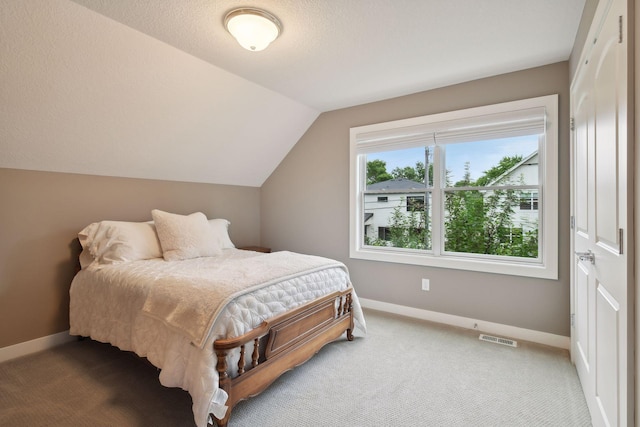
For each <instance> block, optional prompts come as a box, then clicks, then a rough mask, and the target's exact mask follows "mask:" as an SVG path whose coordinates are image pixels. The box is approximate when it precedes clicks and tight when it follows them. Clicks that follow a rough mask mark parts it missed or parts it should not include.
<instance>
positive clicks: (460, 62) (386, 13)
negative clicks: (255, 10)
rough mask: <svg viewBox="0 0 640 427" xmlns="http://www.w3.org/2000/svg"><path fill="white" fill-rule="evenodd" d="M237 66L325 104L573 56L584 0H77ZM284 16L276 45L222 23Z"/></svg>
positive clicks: (320, 106) (316, 105)
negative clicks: (251, 42) (241, 16)
mask: <svg viewBox="0 0 640 427" xmlns="http://www.w3.org/2000/svg"><path fill="white" fill-rule="evenodd" d="M74 1H75V2H76V3H78V4H81V5H84V6H86V7H88V8H90V9H92V10H94V11H96V12H98V13H101V14H103V15H105V16H108V17H110V18H112V19H114V20H116V21H118V22H121V23H123V24H125V25H127V26H130V27H132V28H134V29H137V30H139V31H141V32H143V33H145V34H147V35H150V36H152V37H154V38H157V39H159V40H161V41H163V42H165V43H167V44H169V45H172V46H174V47H176V48H178V49H180V50H183V51H185V52H187V53H190V54H192V55H194V56H196V57H198V58H200V59H203V60H205V61H207V62H209V63H211V64H213V65H216V66H218V67H220V68H223V69H225V70H227V71H230V72H232V73H233V74H236V75H238V76H240V77H244V78H246V79H247V80H250V81H252V82H255V83H257V84H259V85H261V86H264V87H265V88H268V89H271V90H274V91H275V92H278V93H280V94H282V95H284V96H286V97H288V98H291V99H293V100H295V101H297V102H300V103H302V104H305V105H307V106H309V107H311V108H313V109H315V110H318V111H328V110H333V109H337V108H343V107H348V106H352V105H357V104H363V103H367V102H373V101H377V100H381V99H386V98H391V97H395V96H400V95H405V94H409V93H415V92H419V91H423V90H428V89H432V88H436V87H442V86H447V85H450V84H455V83H460V82H463V81H469V80H474V79H478V78H482V77H487V76H491V75H496V74H503V73H507V72H511V71H517V70H521V69H526V68H531V67H536V66H540V65H545V64H550V63H554V62H559V61H564V60H567V59H568V58H569V55H570V53H571V49H572V46H573V42H574V39H575V35H576V31H577V29H578V24H579V22H580V17H581V14H582V10H583V7H584V3H585V0H533V1H532V0H278V1H269V0H247V1H237V0H74ZM241 6H252V7H262V8H264V9H266V10H268V11H270V12H271V13H273V14H275V15H276V16H278V18H279V19H280V20H281V21H282V23H283V27H284V31H283V33H282V35H281V37H280V38H278V39H277V40H276V41H275V42H274V43H273V44H272V45H271V46H270V47H269V48H268V49H267V50H265V51H263V52H249V51H246V50H244V49H242V48H241V47H240V46H239V45H238V44H237V43H236V42H235V40H234V39H233V38H232V37H231V36H230V35H229V34H228V33H227V32H226V31H225V30H224V28H223V25H222V21H223V18H224V15H225V14H226V13H227V12H228V11H229V10H231V9H233V8H236V7H241Z"/></svg>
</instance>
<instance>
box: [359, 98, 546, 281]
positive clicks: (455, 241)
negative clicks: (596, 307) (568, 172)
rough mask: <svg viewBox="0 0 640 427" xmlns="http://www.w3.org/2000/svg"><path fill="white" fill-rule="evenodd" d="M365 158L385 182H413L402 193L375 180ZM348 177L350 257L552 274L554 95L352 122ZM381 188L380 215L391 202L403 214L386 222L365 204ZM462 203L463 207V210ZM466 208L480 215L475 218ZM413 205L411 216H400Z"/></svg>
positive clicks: (409, 213)
mask: <svg viewBox="0 0 640 427" xmlns="http://www.w3.org/2000/svg"><path fill="white" fill-rule="evenodd" d="M505 158H506V160H507V161H505ZM372 161H375V162H376V163H378V165H377V166H378V171H377V174H378V175H380V174H384V173H385V172H386V173H387V174H388V176H386V177H385V176H384V175H382V176H383V177H385V178H388V179H387V180H386V181H389V179H396V180H399V179H409V178H413V179H414V180H416V181H415V182H417V183H418V184H415V185H413V186H409V188H406V186H405V187H403V188H401V189H400V190H401V191H400V190H398V188H392V187H393V186H392V185H385V184H384V180H383V181H377V182H375V179H372V177H373V176H372V175H371V174H368V173H367V172H368V171H369V169H370V168H369V166H368V164H369V162H372ZM501 161H502V162H501ZM380 163H386V166H388V167H387V168H386V170H382V168H380ZM420 163H421V164H420ZM425 165H426V167H425ZM498 166H500V167H498ZM465 168H467V169H465ZM411 169H413V171H412V170H411ZM365 171H367V172H365ZM425 171H426V173H425ZM394 172H395V173H394ZM489 172H490V173H489ZM425 175H426V180H425ZM351 177H352V182H351V194H352V196H353V197H352V200H351V212H352V216H351V227H350V230H351V231H350V234H351V247H350V249H351V250H350V253H351V256H352V257H354V258H361V259H371V260H380V261H390V262H402V263H410V264H419V265H434V266H441V267H451V268H461V269H467V270H476V271H489V272H496V273H505V274H518V275H525V276H533V277H547V278H553V277H557V96H555V95H552V96H548V97H541V98H534V99H530V100H523V101H515V102H512V103H505V104H497V105H493V106H487V107H479V108H474V109H469V110H462V111H456V112H451V113H443V114H437V115H434V116H424V117H418V118H414V119H406V120H400V121H397V122H389V123H381V124H377V125H369V126H363V127H359V128H353V129H352V130H351ZM425 181H426V184H425ZM371 184H377V188H376V187H374V186H372V185H371ZM387 184H391V182H388V183H387ZM405 184H406V183H405ZM395 190H398V191H395ZM394 191H395V193H394ZM384 192H386V194H387V197H388V203H387V211H386V214H385V215H386V218H387V219H388V218H389V217H390V215H391V213H392V212H393V209H394V208H395V209H396V210H402V213H403V214H404V215H405V218H404V219H403V220H401V219H400V218H396V220H395V223H394V222H391V223H389V222H387V223H386V224H385V223H383V221H382V217H383V215H382V213H383V212H382V211H380V210H377V209H374V208H375V206H373V205H371V204H370V203H367V200H368V198H370V197H371V196H372V195H373V194H376V193H377V194H376V198H377V197H378V195H379V194H381V193H384ZM474 197H475V198H476V205H475V206H473V204H472V203H471V200H472V199H473V198H474ZM478 198H480V199H482V203H479V200H480V199H478ZM376 200H377V199H376ZM418 200H424V202H423V205H421V204H420V203H419V202H417V201H418ZM464 200H469V206H467V208H468V212H465V215H461V212H460V203H461V201H464ZM456 201H457V202H458V204H457V205H456V204H455V203H454V202H456ZM525 201H528V204H526V203H525ZM489 202H491V203H489ZM398 206H400V208H398ZM412 207H414V208H417V209H412ZM527 207H529V208H528V209H527ZM378 208H379V207H378ZM422 208H424V210H421V209H422ZM454 209H458V210H457V211H455V210H454ZM473 209H476V210H478V209H481V211H482V212H483V213H484V215H483V216H479V215H475V216H474V215H473ZM418 211H419V213H420V216H419V218H418V220H414V222H410V221H409V219H408V218H407V216H408V215H411V214H416V213H417V212H418ZM353 212H360V214H359V215H362V214H363V213H367V214H368V215H371V216H370V219H369V221H368V222H367V224H372V223H375V222H376V221H377V223H376V224H377V225H376V226H375V227H376V228H374V229H375V230H376V231H377V230H378V229H379V227H385V228H386V229H387V232H386V234H385V236H386V237H387V238H388V240H384V241H381V240H378V241H376V239H371V238H368V237H367V236H369V234H370V232H369V233H367V232H366V231H365V227H364V226H363V224H362V223H361V222H360V223H359V221H357V217H355V216H354V215H353ZM376 215H377V218H376ZM465 219H466V222H464V221H465ZM461 223H462V224H465V226H464V227H460V226H459V225H456V224H461ZM392 225H404V230H405V234H406V236H405V239H404V240H402V239H400V238H397V239H395V241H394V240H393V239H391V238H390V237H389V236H390V234H391V229H392V228H393V227H391V226H392ZM369 228H371V227H369ZM396 228H400V227H396ZM363 233H364V234H363ZM412 233H413V235H412ZM376 234H377V233H376ZM415 236H420V238H418V239H416V238H415ZM376 237H377V236H376ZM474 238H475V240H474ZM416 240H419V241H421V242H422V243H421V244H416V243H415V242H416ZM391 242H393V243H391ZM462 243H466V244H462Z"/></svg>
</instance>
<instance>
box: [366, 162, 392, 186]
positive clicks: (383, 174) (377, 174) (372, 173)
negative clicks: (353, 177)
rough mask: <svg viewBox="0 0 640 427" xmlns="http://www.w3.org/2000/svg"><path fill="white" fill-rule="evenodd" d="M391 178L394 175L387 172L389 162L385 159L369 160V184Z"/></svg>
mask: <svg viewBox="0 0 640 427" xmlns="http://www.w3.org/2000/svg"><path fill="white" fill-rule="evenodd" d="M390 179H393V176H391V175H390V174H389V173H387V162H385V161H384V160H372V161H370V162H367V185H371V184H375V183H376V182H382V181H388V180H390Z"/></svg>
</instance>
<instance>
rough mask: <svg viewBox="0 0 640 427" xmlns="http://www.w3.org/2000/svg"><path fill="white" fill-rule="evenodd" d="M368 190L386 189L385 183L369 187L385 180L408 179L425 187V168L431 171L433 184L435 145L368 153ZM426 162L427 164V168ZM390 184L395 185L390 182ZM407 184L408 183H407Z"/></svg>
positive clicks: (429, 181) (430, 182)
mask: <svg viewBox="0 0 640 427" xmlns="http://www.w3.org/2000/svg"><path fill="white" fill-rule="evenodd" d="M366 159H367V180H366V183H367V190H370V189H377V190H380V189H384V188H385V186H384V185H379V186H376V187H374V188H369V186H370V185H372V184H375V183H379V182H384V181H391V180H394V181H400V180H408V181H412V183H414V187H416V184H415V183H420V184H422V185H417V187H425V184H424V183H425V179H424V178H425V170H428V171H429V179H428V186H429V187H431V186H433V147H416V148H405V149H400V150H393V151H382V152H379V153H370V154H367V155H366ZM425 164H426V165H427V167H426V169H425ZM388 184H389V185H394V184H393V182H389V183H388ZM405 186H406V185H405Z"/></svg>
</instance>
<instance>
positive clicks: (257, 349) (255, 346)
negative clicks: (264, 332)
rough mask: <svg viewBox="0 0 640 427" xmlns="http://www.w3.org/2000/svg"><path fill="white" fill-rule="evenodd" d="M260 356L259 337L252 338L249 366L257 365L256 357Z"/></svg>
mask: <svg viewBox="0 0 640 427" xmlns="http://www.w3.org/2000/svg"><path fill="white" fill-rule="evenodd" d="M259 358H260V338H256V339H254V340H253V354H252V355H251V367H252V368H255V367H256V366H258V359H259Z"/></svg>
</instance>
